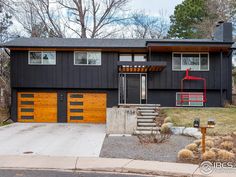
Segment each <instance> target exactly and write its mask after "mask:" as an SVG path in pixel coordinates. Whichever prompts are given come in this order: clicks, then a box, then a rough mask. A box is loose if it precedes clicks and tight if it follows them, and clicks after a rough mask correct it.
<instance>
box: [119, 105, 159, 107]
mask: <svg viewBox="0 0 236 177" xmlns="http://www.w3.org/2000/svg"><path fill="white" fill-rule="evenodd" d="M119 106H135V107H160V106H161V105H160V104H119Z"/></svg>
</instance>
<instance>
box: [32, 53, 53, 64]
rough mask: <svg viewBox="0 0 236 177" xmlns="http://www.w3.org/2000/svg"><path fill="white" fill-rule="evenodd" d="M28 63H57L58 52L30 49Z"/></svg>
mask: <svg viewBox="0 0 236 177" xmlns="http://www.w3.org/2000/svg"><path fill="white" fill-rule="evenodd" d="M28 64H30V65H55V64H56V52H54V51H42V52H41V51H29V58H28Z"/></svg>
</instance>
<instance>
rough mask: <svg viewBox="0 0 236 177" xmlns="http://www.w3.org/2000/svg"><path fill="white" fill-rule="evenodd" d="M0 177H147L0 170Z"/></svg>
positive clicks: (140, 176) (139, 176)
mask: <svg viewBox="0 0 236 177" xmlns="http://www.w3.org/2000/svg"><path fill="white" fill-rule="evenodd" d="M0 177H147V176H145V175H144V176H143V175H131V174H111V173H95V172H91V173H90V172H83V173H82V172H63V171H42V170H0ZM149 177H150V176H149ZM155 177H156V175H155Z"/></svg>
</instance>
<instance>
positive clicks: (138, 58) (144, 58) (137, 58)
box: [134, 54, 147, 61]
mask: <svg viewBox="0 0 236 177" xmlns="http://www.w3.org/2000/svg"><path fill="white" fill-rule="evenodd" d="M134 61H147V56H146V55H144V54H135V55H134Z"/></svg>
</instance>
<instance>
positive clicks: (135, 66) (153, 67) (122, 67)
mask: <svg viewBox="0 0 236 177" xmlns="http://www.w3.org/2000/svg"><path fill="white" fill-rule="evenodd" d="M117 65H118V71H119V72H120V73H146V72H158V71H159V72H160V71H162V70H163V69H164V68H165V67H166V65H167V64H166V62H159V61H145V62H126V61H119V62H118V63H117Z"/></svg>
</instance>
